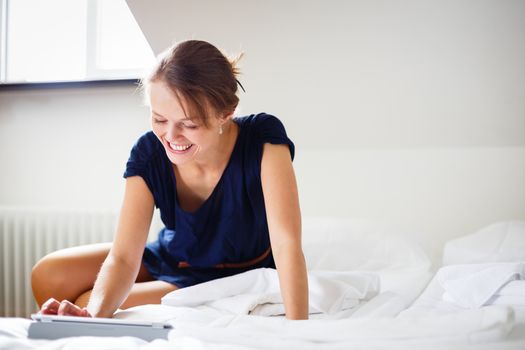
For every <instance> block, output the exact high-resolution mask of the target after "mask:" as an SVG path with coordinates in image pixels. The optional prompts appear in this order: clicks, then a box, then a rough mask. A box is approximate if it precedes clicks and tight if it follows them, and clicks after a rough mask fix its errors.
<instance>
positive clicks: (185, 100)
mask: <svg viewBox="0 0 525 350" xmlns="http://www.w3.org/2000/svg"><path fill="white" fill-rule="evenodd" d="M241 57H242V53H241V54H240V55H239V56H237V57H236V58H235V59H232V60H229V59H228V58H226V56H225V55H224V54H223V53H222V52H221V51H220V50H219V49H217V48H216V47H215V46H213V45H212V44H210V43H208V42H206V41H200V40H188V41H183V42H181V43H179V44H176V45H174V46H172V47H170V48H168V49H167V50H166V51H164V52H163V53H162V54H161V55H160V56H159V59H158V62H157V64H156V65H155V66H154V67H153V70H152V71H151V73H150V74H149V75H148V76H147V77H146V78H144V79H142V81H141V86H142V87H143V88H145V89H144V90H145V91H146V93H147V92H148V84H149V83H151V82H154V81H159V80H160V81H163V82H165V83H166V84H167V85H168V86H169V87H170V88H171V89H172V91H173V92H174V93H175V95H176V96H177V97H178V98H179V101H180V102H181V104H182V106H183V109H184V112H185V113H186V116H187V117H188V118H190V119H192V120H196V121H197V120H198V121H200V122H202V123H203V124H204V125H205V126H208V123H207V121H208V117H209V116H210V112H218V113H232V112H233V111H234V110H235V108H236V107H237V104H238V103H239V98H238V97H237V95H236V93H237V83H238V80H237V78H236V76H237V75H238V74H240V72H239V69H238V68H237V62H238V61H239V59H240V58H241ZM239 84H240V83H239ZM184 105H185V106H184ZM210 108H211V111H210Z"/></svg>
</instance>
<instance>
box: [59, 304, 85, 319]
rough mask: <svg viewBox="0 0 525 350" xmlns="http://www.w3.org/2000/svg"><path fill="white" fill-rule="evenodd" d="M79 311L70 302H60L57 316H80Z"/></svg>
mask: <svg viewBox="0 0 525 350" xmlns="http://www.w3.org/2000/svg"><path fill="white" fill-rule="evenodd" d="M80 314H81V310H80V308H79V307H78V306H76V305H75V304H73V303H72V302H70V301H69V300H62V302H61V303H60V306H59V307H58V315H64V316H80Z"/></svg>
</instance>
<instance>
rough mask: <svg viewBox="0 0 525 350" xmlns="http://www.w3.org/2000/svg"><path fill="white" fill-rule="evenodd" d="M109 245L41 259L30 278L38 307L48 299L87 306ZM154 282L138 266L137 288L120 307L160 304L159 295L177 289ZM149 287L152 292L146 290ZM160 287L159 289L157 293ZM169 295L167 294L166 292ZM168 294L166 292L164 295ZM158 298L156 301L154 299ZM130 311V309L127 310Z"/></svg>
mask: <svg viewBox="0 0 525 350" xmlns="http://www.w3.org/2000/svg"><path fill="white" fill-rule="evenodd" d="M111 244H112V243H97V244H89V245H84V246H79V247H72V248H66V249H62V250H59V251H56V252H53V253H51V254H48V255H46V256H45V257H44V258H42V259H41V260H40V261H39V262H38V263H37V264H36V265H35V266H34V267H33V271H32V275H31V284H32V288H33V294H34V297H35V300H36V302H37V303H38V306H39V307H41V306H42V304H43V303H44V302H45V301H46V300H48V299H49V298H55V299H57V300H64V299H66V300H69V301H72V302H75V301H77V299H80V300H78V301H79V302H81V303H87V299H86V297H87V298H89V294H88V295H85V296H83V295H84V294H86V292H90V291H91V289H92V288H93V285H94V284H95V280H96V278H97V274H98V272H99V270H100V267H101V266H102V263H103V262H104V260H105V259H106V257H107V255H108V253H109V250H110V249H111ZM151 281H153V278H152V277H151V275H150V274H149V273H148V271H147V270H146V269H145V267H144V265H143V264H141V267H140V271H139V273H138V276H137V279H136V282H138V284H139V285H140V286H139V287H135V286H133V288H132V291H131V293H130V295H129V296H128V299H129V301H128V299H127V300H126V301H125V302H124V304H123V305H127V304H128V305H129V304H135V303H137V302H139V303H137V304H136V305H139V304H140V302H141V301H146V302H148V301H149V300H157V299H158V302H160V297H162V295H161V296H160V297H158V295H159V293H162V292H163V291H165V290H168V289H170V288H169V287H170V286H171V288H172V290H174V289H176V287H175V286H174V285H171V284H169V283H166V282H161V281H154V282H158V283H151V284H145V285H142V283H144V282H146V283H148V282H151ZM148 286H151V289H149V288H148ZM159 286H162V287H161V288H160V289H159V288H158V287H159ZM168 291H170V290H168ZM166 293H167V292H166ZM157 297H158V298H157ZM83 306H85V305H83ZM128 307H129V306H128Z"/></svg>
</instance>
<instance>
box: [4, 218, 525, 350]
mask: <svg viewBox="0 0 525 350" xmlns="http://www.w3.org/2000/svg"><path fill="white" fill-rule="evenodd" d="M303 227H304V229H303V236H304V240H303V241H304V251H305V255H306V258H307V265H308V270H309V283H310V312H311V317H310V320H308V321H288V320H286V319H285V318H284V317H283V316H282V313H283V305H282V301H281V300H280V295H279V293H278V283H277V277H276V273H275V271H274V270H271V269H260V270H253V271H249V272H248V273H245V274H242V275H237V276H232V277H228V278H225V279H220V280H215V281H211V282H208V283H206V284H202V285H199V286H194V287H191V288H187V289H184V290H180V291H176V292H172V293H169V294H168V295H166V296H165V297H164V298H163V300H162V304H161V305H143V306H138V307H134V308H130V309H127V310H119V311H118V312H117V313H116V315H115V317H118V318H126V319H137V320H151V321H168V322H170V323H171V324H172V325H173V330H172V331H171V332H170V333H169V337H168V339H167V340H164V339H156V340H154V341H151V342H146V341H144V340H142V339H139V338H135V337H70V338H63V339H59V340H36V339H29V338H28V337H27V329H28V327H29V324H30V322H31V320H29V319H25V318H0V349H34V348H39V347H43V346H45V348H46V349H77V348H85V347H89V348H92V349H95V348H97V349H110V348H111V349H167V348H169V349H354V348H355V349H362V348H367V349H407V348H417V349H421V348H425V349H525V285H524V283H525V222H519V221H512V222H510V221H509V222H499V223H495V224H493V225H490V226H488V227H485V228H483V229H481V230H479V231H477V232H474V233H472V234H468V235H465V236H463V237H460V238H457V239H454V240H451V241H449V242H447V243H446V245H445V247H444V249H443V251H444V253H443V257H442V259H441V260H440V261H438V262H436V261H431V260H430V259H429V258H428V254H426V253H425V252H424V251H423V250H422V249H421V248H420V246H419V245H418V244H416V243H414V242H413V241H411V240H410V239H408V238H406V237H405V236H403V235H402V234H400V233H396V232H392V231H391V230H388V229H386V228H384V227H379V226H377V225H375V224H373V223H370V222H366V221H363V220H349V219H334V218H310V219H307V220H305V221H304V225H303Z"/></svg>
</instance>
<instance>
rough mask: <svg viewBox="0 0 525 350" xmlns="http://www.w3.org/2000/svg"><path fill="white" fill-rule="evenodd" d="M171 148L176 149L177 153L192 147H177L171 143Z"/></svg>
mask: <svg viewBox="0 0 525 350" xmlns="http://www.w3.org/2000/svg"><path fill="white" fill-rule="evenodd" d="M170 147H171V148H172V149H174V150H175V151H185V150H187V149H188V148H190V147H191V145H176V144H174V143H170Z"/></svg>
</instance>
